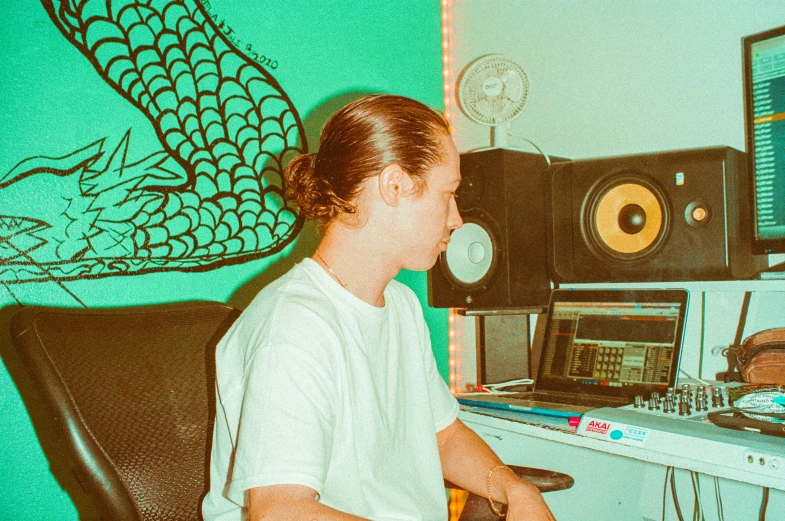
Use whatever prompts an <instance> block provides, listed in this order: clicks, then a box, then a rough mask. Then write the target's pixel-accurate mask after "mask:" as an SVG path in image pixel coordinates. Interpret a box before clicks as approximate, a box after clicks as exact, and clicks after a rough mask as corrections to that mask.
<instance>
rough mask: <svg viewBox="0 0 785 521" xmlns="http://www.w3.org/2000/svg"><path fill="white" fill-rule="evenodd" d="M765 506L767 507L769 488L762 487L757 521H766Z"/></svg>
mask: <svg viewBox="0 0 785 521" xmlns="http://www.w3.org/2000/svg"><path fill="white" fill-rule="evenodd" d="M767 506H769V487H763V497H762V498H761V500H760V514H758V521H766V507H767Z"/></svg>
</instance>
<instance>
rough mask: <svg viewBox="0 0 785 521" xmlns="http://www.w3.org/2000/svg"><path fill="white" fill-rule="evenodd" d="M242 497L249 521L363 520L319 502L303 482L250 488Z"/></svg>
mask: <svg viewBox="0 0 785 521" xmlns="http://www.w3.org/2000/svg"><path fill="white" fill-rule="evenodd" d="M246 498H247V502H248V517H249V521H262V520H264V521H300V520H303V521H313V520H314V519H318V520H319V521H367V520H365V519H364V518H361V517H357V516H353V515H351V514H346V513H345V512H340V511H338V510H335V509H334V508H330V507H328V506H326V505H323V504H322V503H319V501H318V500H317V498H318V494H317V493H316V491H315V490H314V489H312V488H310V487H306V486H303V485H270V486H267V487H257V488H252V489H250V490H248V491H247V492H246Z"/></svg>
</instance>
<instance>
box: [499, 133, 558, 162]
mask: <svg viewBox="0 0 785 521" xmlns="http://www.w3.org/2000/svg"><path fill="white" fill-rule="evenodd" d="M507 135H508V136H510V137H514V138H518V139H522V140H524V141H526V142H527V143H529V144H530V145H531V146H533V147H534V148H536V149H537V152H539V153H540V155H541V156H542V157H544V158H545V162H546V163H547V164H548V166H551V157H550V156H549V155H548V154H546V153H545V152H543V151H542V149H541V148H540V147H538V146H537V143H535V142H534V141H532V140H530V139H526V138H525V137H523V136H518V135H516V134H513V133H512V132H509V131H507Z"/></svg>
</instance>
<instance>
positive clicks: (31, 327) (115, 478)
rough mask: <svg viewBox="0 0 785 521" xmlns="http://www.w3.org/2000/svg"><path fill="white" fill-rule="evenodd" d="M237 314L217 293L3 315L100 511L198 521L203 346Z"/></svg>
mask: <svg viewBox="0 0 785 521" xmlns="http://www.w3.org/2000/svg"><path fill="white" fill-rule="evenodd" d="M238 315H239V311H237V310H236V309H234V308H232V307H230V306H228V305H226V304H223V303H219V302H185V303H177V304H161V305H154V306H143V307H129V308H115V309H63V308H47V307H26V308H22V309H21V310H20V311H19V312H17V313H16V314H15V315H14V317H13V318H12V320H11V337H12V339H13V342H14V345H15V346H16V348H17V349H18V351H19V353H20V355H21V357H22V360H23V361H24V364H25V366H26V367H27V369H28V371H29V372H30V373H31V375H32V377H33V380H34V381H35V382H36V383H37V385H38V387H39V388H40V389H41V391H42V395H43V399H44V400H45V402H46V404H47V405H48V406H49V408H50V410H51V411H50V412H51V413H52V415H53V417H54V422H55V427H56V429H57V431H58V435H59V437H60V438H61V439H62V441H63V442H64V446H65V449H66V451H67V453H68V456H69V460H70V462H71V465H72V469H73V472H74V474H75V476H76V477H77V480H78V481H79V482H80V484H81V485H82V487H83V488H84V489H85V491H86V492H87V493H88V495H89V496H90V497H91V498H92V499H93V501H94V502H95V504H96V507H97V508H98V510H99V512H100V514H101V516H102V518H105V519H108V520H117V521H119V520H134V521H140V520H153V519H155V520H178V521H181V520H191V519H193V520H199V519H201V513H200V501H201V498H202V497H203V496H204V493H205V491H206V488H205V483H206V482H207V476H209V474H208V464H209V457H208V456H209V452H208V450H209V446H210V440H211V439H212V418H213V414H214V407H215V398H214V395H215V390H214V385H215V383H214V382H215V380H214V378H215V377H214V374H215V370H214V369H215V368H214V366H215V361H214V348H215V344H216V342H217V341H218V340H219V339H220V338H221V336H223V334H224V333H225V331H226V330H227V329H228V328H229V326H230V325H231V324H232V322H234V320H235V319H236V318H237V316H238Z"/></svg>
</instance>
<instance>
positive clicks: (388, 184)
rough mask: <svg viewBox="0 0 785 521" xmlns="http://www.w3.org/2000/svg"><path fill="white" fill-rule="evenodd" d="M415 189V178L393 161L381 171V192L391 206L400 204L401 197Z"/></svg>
mask: <svg viewBox="0 0 785 521" xmlns="http://www.w3.org/2000/svg"><path fill="white" fill-rule="evenodd" d="M412 190H414V180H413V179H412V178H411V177H410V176H409V174H407V173H406V172H405V171H404V170H403V168H401V167H400V166H398V165H397V164H395V163H393V164H391V165H387V166H386V167H384V168H383V169H382V171H381V173H379V194H380V195H381V197H382V199H383V200H384V202H385V203H387V204H388V205H389V206H398V202H399V201H400V200H401V198H402V197H403V196H405V195H407V194H408V193H410V192H411V191H412Z"/></svg>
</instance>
